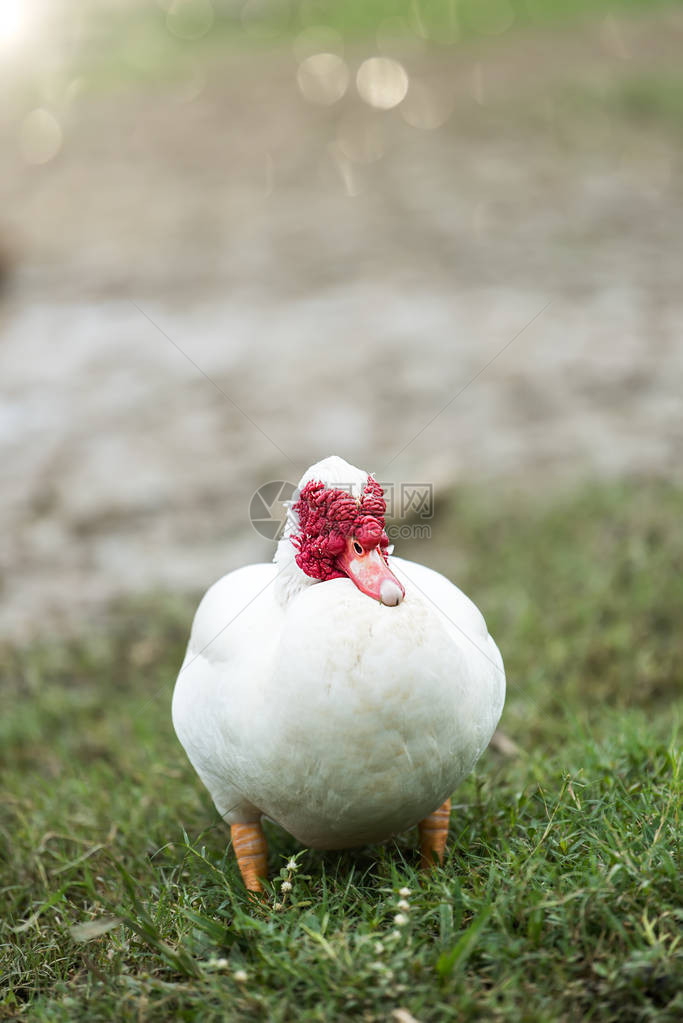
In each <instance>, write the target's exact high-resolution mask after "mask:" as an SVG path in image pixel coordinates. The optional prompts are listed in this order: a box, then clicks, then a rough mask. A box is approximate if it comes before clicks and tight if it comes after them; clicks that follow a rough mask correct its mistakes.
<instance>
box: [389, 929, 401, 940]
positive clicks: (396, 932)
mask: <svg viewBox="0 0 683 1023" xmlns="http://www.w3.org/2000/svg"><path fill="white" fill-rule="evenodd" d="M389 937H390V938H393V939H394V940H396V938H400V937H401V932H400V931H392V932H391V934H390V935H389Z"/></svg>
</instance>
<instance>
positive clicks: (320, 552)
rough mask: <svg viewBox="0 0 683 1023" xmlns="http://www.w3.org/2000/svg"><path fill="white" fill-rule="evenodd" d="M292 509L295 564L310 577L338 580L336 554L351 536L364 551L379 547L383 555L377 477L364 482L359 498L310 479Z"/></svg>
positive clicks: (381, 498)
mask: <svg viewBox="0 0 683 1023" xmlns="http://www.w3.org/2000/svg"><path fill="white" fill-rule="evenodd" d="M293 510H294V511H295V512H296V513H297V514H298V516H299V532H298V534H297V535H296V536H293V537H292V543H293V544H294V546H295V547H296V549H297V553H296V555H295V560H296V563H297V565H298V566H299V568H300V569H302V571H304V572H305V573H306V575H308V576H311V578H312V579H320V580H327V579H339V578H343V576H344V573H343V572H340V570H339V568H338V565H337V557H338V556H339V555H340V554H341V552H342V551H343V550H344V548H345V545H346V540H347V538H348V537H349V536H353V537H354V538H355V539H356V540H358V542H359V543H360V544H362V545H363V547H364V548H365V549H366V550H371V549H372V548H373V547H379V548H380V551H381V553H382V554H383V555H384V556H385V557H386V551H387V548H388V546H389V538H388V536H387V534H386V531H385V528H384V514H385V512H386V502H385V500H384V494H383V493H382V488H381V487H380V485H379V483H378V482H377V480H374V479H373V478H372V476H368V482H367V483H366V485H365V488H364V489H363V493H362V494H361V496H360V498H359V500H356V499H355V498H354V497H352V496H351V494H349V493H348V492H347V491H345V490H337V489H336V488H334V487H326V486H325V484H324V483H320V482H319V481H314V480H312V481H311V482H310V483H307V484H306V486H305V487H304V488H303V490H302V491H301V494H300V496H299V500H298V501H297V502H296V504H295V505H294V508H293Z"/></svg>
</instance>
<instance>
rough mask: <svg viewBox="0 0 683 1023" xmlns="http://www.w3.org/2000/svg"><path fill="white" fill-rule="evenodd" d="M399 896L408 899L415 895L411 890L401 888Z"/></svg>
mask: <svg viewBox="0 0 683 1023" xmlns="http://www.w3.org/2000/svg"><path fill="white" fill-rule="evenodd" d="M398 894H399V895H400V896H402V898H404V899H407V898H408V896H409V895H412V894H413V893H412V892H411V890H410V888H399V890H398Z"/></svg>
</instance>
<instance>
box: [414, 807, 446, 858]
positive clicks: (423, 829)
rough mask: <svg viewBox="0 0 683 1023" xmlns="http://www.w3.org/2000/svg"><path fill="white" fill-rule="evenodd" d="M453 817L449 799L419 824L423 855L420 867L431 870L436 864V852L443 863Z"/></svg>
mask: <svg viewBox="0 0 683 1023" xmlns="http://www.w3.org/2000/svg"><path fill="white" fill-rule="evenodd" d="M450 819H451V801H450V799H447V800H446V802H445V803H444V804H443V806H440V807H439V809H438V810H435V811H434V813H430V815H429V817H425V819H424V820H423V821H420V823H419V824H418V826H417V827H418V831H419V833H420V852H421V853H422V857H421V860H420V867H421V868H422V870H431V868H432V867H433V866H434V854H435V853H436V858H437V860H438V861H439V863H443V854H444V850H445V848H446V839H447V838H448V824H449V821H450Z"/></svg>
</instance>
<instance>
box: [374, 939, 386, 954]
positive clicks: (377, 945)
mask: <svg viewBox="0 0 683 1023" xmlns="http://www.w3.org/2000/svg"><path fill="white" fill-rule="evenodd" d="M373 948H374V950H375V955H376V956H381V954H382V952H383V951H384V945H383V944H382V942H381V941H376V942H375V944H374V945H373Z"/></svg>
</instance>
